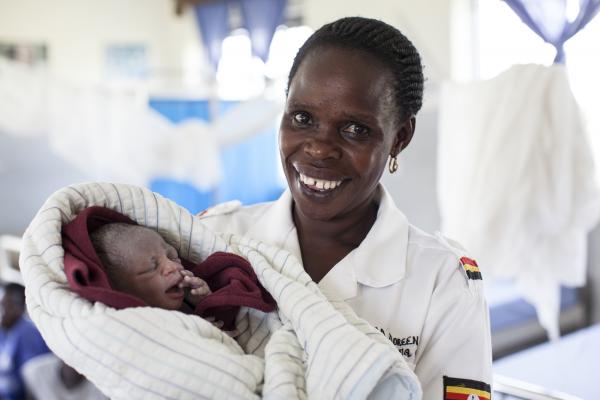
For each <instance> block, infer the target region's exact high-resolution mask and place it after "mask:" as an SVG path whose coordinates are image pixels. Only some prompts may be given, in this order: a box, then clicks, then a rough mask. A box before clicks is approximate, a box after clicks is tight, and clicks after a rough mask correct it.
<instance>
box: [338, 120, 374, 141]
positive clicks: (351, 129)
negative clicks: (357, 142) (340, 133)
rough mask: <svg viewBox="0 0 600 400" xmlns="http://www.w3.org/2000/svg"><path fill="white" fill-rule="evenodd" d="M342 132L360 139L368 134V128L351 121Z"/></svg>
mask: <svg viewBox="0 0 600 400" xmlns="http://www.w3.org/2000/svg"><path fill="white" fill-rule="evenodd" d="M344 132H345V133H346V134H347V135H348V136H350V137H352V138H357V139H361V138H366V137H367V136H368V135H369V128H367V127H366V126H363V125H360V124H357V123H351V124H348V125H347V126H346V127H345V128H344Z"/></svg>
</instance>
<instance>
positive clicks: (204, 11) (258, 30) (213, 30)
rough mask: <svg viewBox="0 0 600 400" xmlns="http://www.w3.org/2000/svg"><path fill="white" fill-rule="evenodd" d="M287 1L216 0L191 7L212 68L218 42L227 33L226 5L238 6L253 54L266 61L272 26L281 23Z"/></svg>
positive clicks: (216, 60) (217, 49)
mask: <svg viewBox="0 0 600 400" xmlns="http://www.w3.org/2000/svg"><path fill="white" fill-rule="evenodd" d="M286 4H287V0H219V1H214V2H208V3H203V4H199V5H196V6H195V15H196V19H197V21H198V26H199V28H200V33H201V35H202V41H203V42H204V45H205V46H206V49H207V54H208V57H209V60H210V63H211V64H212V66H213V68H214V69H215V71H216V69H217V67H218V65H219V59H220V57H221V43H222V42H223V40H224V39H225V38H226V37H227V35H229V31H230V28H229V10H230V7H239V8H240V10H241V14H242V20H243V22H242V23H243V25H244V27H245V28H246V29H247V30H248V33H249V35H250V40H251V42H252V52H253V54H254V55H256V56H258V57H260V59H262V60H263V61H266V60H267V58H268V56H269V47H270V45H271V40H272V39H273V34H274V33H275V29H277V26H279V25H280V24H281V23H282V22H283V15H284V11H285V6H286Z"/></svg>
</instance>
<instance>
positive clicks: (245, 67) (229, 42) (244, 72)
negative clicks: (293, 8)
mask: <svg viewBox="0 0 600 400" xmlns="http://www.w3.org/2000/svg"><path fill="white" fill-rule="evenodd" d="M311 33H312V30H311V29H310V28H308V27H306V26H298V27H293V28H287V27H280V28H279V29H277V31H276V32H275V35H274V36H273V40H272V42H271V47H270V50H269V58H268V60H267V62H266V63H263V61H262V60H260V59H259V58H258V57H254V56H252V50H251V43H250V38H249V37H248V34H247V33H246V31H245V30H243V29H239V30H236V31H235V32H234V33H233V34H232V35H231V36H229V37H227V38H225V40H224V41H223V47H222V55H221V60H220V62H219V68H218V70H217V83H218V92H219V97H220V98H221V99H228V100H243V99H248V98H251V97H254V96H257V95H260V94H261V93H263V91H264V90H265V77H267V78H268V79H269V80H270V81H271V82H272V83H273V85H274V89H275V90H276V91H278V92H279V93H283V91H284V88H285V85H286V83H287V76H288V72H289V70H290V68H291V66H292V62H293V60H294V56H295V55H296V52H297V51H298V49H299V48H300V46H301V45H302V43H304V41H306V39H307V38H308V37H309V36H310V34H311Z"/></svg>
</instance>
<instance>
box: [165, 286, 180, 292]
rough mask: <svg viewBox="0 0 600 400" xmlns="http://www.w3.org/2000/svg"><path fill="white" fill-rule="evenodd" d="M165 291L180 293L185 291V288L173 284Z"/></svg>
mask: <svg viewBox="0 0 600 400" xmlns="http://www.w3.org/2000/svg"><path fill="white" fill-rule="evenodd" d="M165 293H173V294H179V293H183V288H180V287H179V284H176V285H173V286H171V287H170V288H168V289H167V290H166V291H165Z"/></svg>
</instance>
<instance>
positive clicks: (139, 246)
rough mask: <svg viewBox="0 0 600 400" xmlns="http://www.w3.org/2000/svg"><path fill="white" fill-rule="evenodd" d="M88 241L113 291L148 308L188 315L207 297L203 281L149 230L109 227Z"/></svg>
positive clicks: (113, 224)
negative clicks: (124, 294) (139, 301)
mask: <svg viewBox="0 0 600 400" xmlns="http://www.w3.org/2000/svg"><path fill="white" fill-rule="evenodd" d="M90 239H91V241H92V245H93V246H94V249H95V250H96V253H97V254H98V257H99V258H100V261H101V262H102V264H103V265H104V267H105V269H106V274H107V275H108V279H109V281H110V284H111V286H112V287H113V289H115V290H117V291H120V292H124V293H127V294H130V295H133V296H136V297H138V298H139V299H141V300H143V301H144V302H145V303H146V304H147V305H149V306H152V307H159V308H164V309H167V310H180V311H184V312H188V313H189V312H192V311H193V310H194V308H195V306H196V305H197V304H198V302H199V301H200V300H202V299H203V298H204V297H205V296H207V295H209V294H210V293H211V291H210V288H209V287H208V285H207V284H206V282H205V281H203V280H202V279H200V278H198V277H197V276H194V274H193V273H192V272H191V271H188V270H186V269H185V268H184V267H183V265H182V264H181V260H180V259H179V254H177V250H175V248H174V247H173V246H171V245H170V244H168V243H167V242H166V241H165V240H164V239H163V238H162V236H160V235H159V234H158V233H157V232H155V231H153V230H152V229H149V228H146V227H143V226H139V225H132V224H125V223H110V224H106V225H104V226H102V227H100V228H99V229H97V230H95V231H94V232H93V233H92V234H91V235H90Z"/></svg>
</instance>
